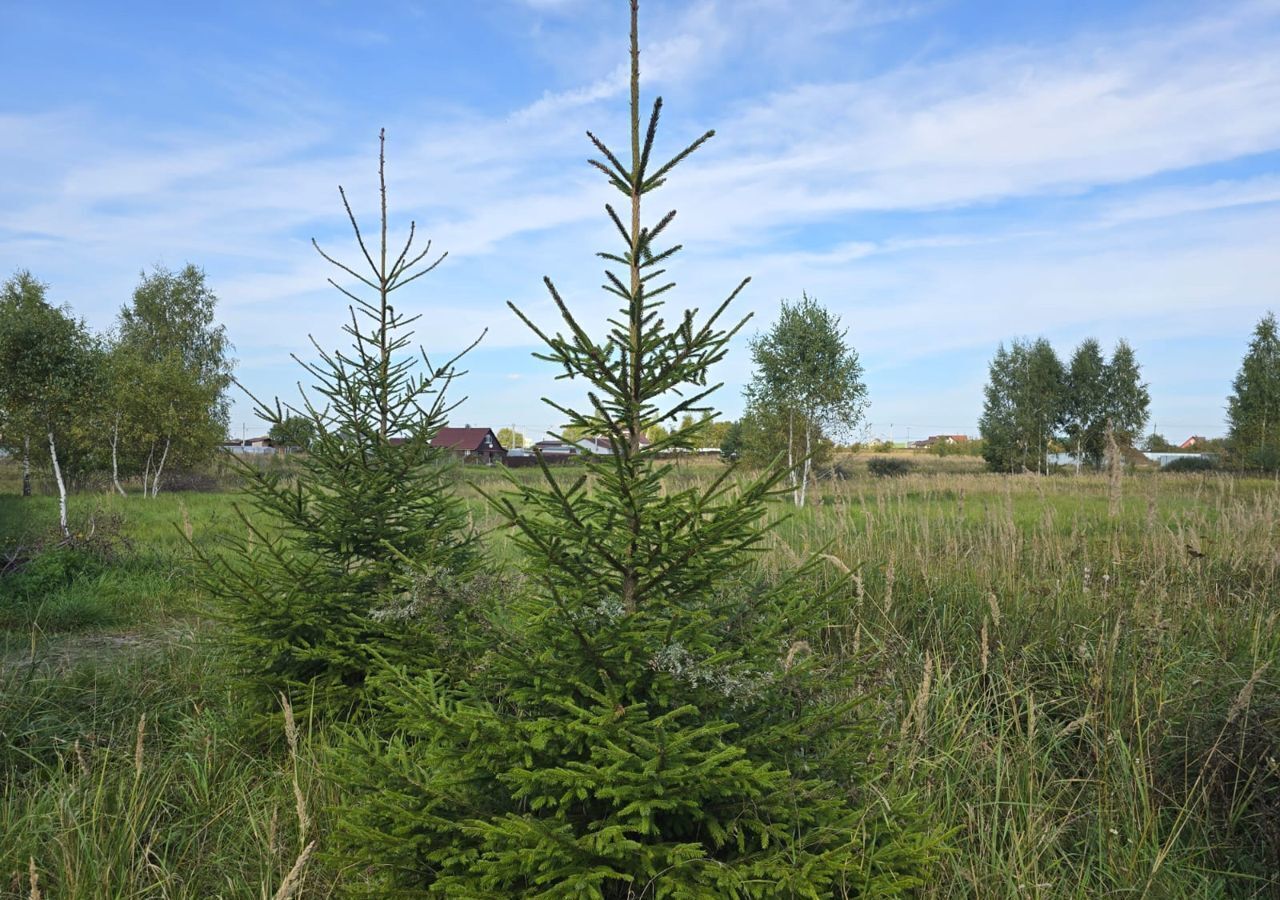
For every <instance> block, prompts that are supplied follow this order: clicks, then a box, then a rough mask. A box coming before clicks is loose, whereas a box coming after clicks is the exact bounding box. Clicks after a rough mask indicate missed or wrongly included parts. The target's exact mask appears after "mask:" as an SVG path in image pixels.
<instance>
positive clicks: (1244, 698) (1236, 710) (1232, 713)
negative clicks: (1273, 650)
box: [1227, 660, 1271, 725]
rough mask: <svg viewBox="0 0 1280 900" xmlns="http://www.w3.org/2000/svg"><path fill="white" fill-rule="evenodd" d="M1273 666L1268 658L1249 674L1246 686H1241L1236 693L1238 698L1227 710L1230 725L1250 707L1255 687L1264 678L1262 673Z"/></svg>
mask: <svg viewBox="0 0 1280 900" xmlns="http://www.w3.org/2000/svg"><path fill="white" fill-rule="evenodd" d="M1270 666H1271V660H1267V661H1266V662H1264V663H1263V664H1262V665H1260V666H1258V668H1256V669H1254V670H1253V674H1252V675H1250V676H1249V680H1248V681H1246V682H1245V683H1244V687H1242V688H1240V693H1238V694H1236V699H1235V700H1233V701H1232V703H1231V708H1230V709H1228V710H1227V724H1228V725H1230V724H1231V723H1233V722H1234V721H1235V720H1236V719H1238V718H1239V717H1240V714H1241V713H1242V712H1244V711H1245V710H1246V709H1248V708H1249V702H1250V701H1251V700H1252V699H1253V689H1254V688H1255V687H1257V686H1258V680H1259V679H1260V678H1262V673H1263V672H1265V671H1267V669H1268V668H1269V667H1270Z"/></svg>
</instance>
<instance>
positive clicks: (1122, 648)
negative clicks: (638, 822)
mask: <svg viewBox="0 0 1280 900" xmlns="http://www.w3.org/2000/svg"><path fill="white" fill-rule="evenodd" d="M868 457H869V454H865V453H864V454H860V455H858V456H855V457H852V458H851V459H850V460H848V461H847V465H846V466H844V467H842V468H843V469H844V470H845V471H847V472H848V473H850V477H848V478H844V479H840V480H828V481H823V482H820V483H819V484H818V486H817V487H816V488H815V489H814V491H813V492H812V494H811V499H812V505H811V506H809V507H808V508H805V509H802V510H795V509H793V508H791V507H790V506H787V505H785V504H784V503H781V502H779V503H777V504H775V505H774V506H773V507H772V509H771V515H772V516H774V517H776V518H778V519H780V520H781V521H779V522H778V524H777V526H776V527H775V528H774V530H773V531H772V532H771V533H770V534H769V536H768V538H767V539H766V542H765V546H764V549H763V552H762V553H761V554H760V556H759V558H758V560H757V562H756V564H757V565H759V566H762V567H765V568H766V569H769V568H774V569H782V568H787V567H791V566H794V565H796V564H798V563H799V562H800V561H801V560H802V559H804V558H806V557H807V556H808V555H809V554H812V553H815V552H816V553H821V554H824V555H825V558H824V560H823V562H824V564H825V569H824V572H825V575H824V577H825V578H828V579H830V580H831V583H832V584H833V585H838V589H839V591H840V592H841V593H840V596H841V597H842V602H841V605H840V606H841V609H842V610H843V615H842V616H840V617H838V618H835V619H833V620H832V621H830V622H829V623H828V626H827V628H826V632H827V637H826V639H827V640H829V641H830V642H831V643H832V645H833V646H835V647H838V648H839V651H840V654H841V658H842V659H843V660H845V661H846V662H847V664H848V665H850V666H856V667H858V671H859V672H860V673H861V676H860V677H861V679H862V683H863V685H864V688H865V691H866V693H867V696H868V698H869V700H868V703H867V705H866V707H865V709H866V712H867V715H869V716H871V717H873V719H874V721H875V722H876V724H877V726H878V728H879V729H880V731H881V733H882V735H883V737H884V739H885V742H886V744H887V746H888V748H889V749H888V753H887V757H886V759H885V761H884V765H883V771H882V772H881V774H880V777H879V780H878V781H877V783H876V784H874V785H873V786H872V787H873V789H874V790H875V791H879V792H883V793H884V794H885V795H886V796H887V795H890V794H893V795H901V794H913V795H915V797H916V798H917V802H918V805H919V806H920V808H921V810H922V815H924V816H926V817H927V818H928V819H929V820H930V821H932V822H934V823H936V824H937V825H938V826H939V828H940V829H942V830H944V831H946V832H947V834H948V835H949V837H948V839H947V842H946V843H947V845H948V848H949V849H948V850H947V852H946V853H945V854H943V855H942V857H941V858H940V860H939V862H938V865H937V868H936V870H935V872H934V877H933V879H932V882H931V884H930V885H929V886H928V887H927V888H926V889H924V890H923V891H922V892H921V895H922V896H925V897H931V898H943V897H946V898H950V897H1024V896H1025V897H1064V898H1065V897H1081V898H1083V897H1100V896H1134V897H1157V898H1162V897H1205V898H1208V897H1224V896H1226V897H1254V896H1259V897H1267V896H1280V671H1278V670H1280V664H1278V662H1280V579H1278V578H1277V569H1280V485H1277V483H1276V482H1275V481H1273V480H1264V479H1253V478H1247V477H1238V476H1232V475H1228V474H1218V473H1210V474H1188V475H1171V474H1164V473H1139V474H1130V475H1127V476H1125V477H1123V478H1121V479H1119V480H1115V479H1109V478H1107V477H1106V476H1103V475H1089V474H1086V475H1082V476H1074V475H1053V476H1030V475H1028V476H997V475H988V474H983V473H981V472H980V471H978V463H977V461H975V460H974V459H972V458H964V457H956V458H946V459H935V458H928V459H926V460H920V459H918V458H917V459H916V460H915V461H916V462H917V463H918V465H917V468H916V470H915V471H914V472H913V473H912V474H909V475H906V476H903V477H896V478H876V477H872V476H871V475H870V474H869V473H867V471H866V460H867V459H868ZM718 465H719V464H718V463H706V464H701V465H697V464H687V465H684V466H681V467H677V469H676V470H675V471H674V472H673V473H672V475H671V476H670V480H671V482H672V484H673V485H676V484H680V483H689V482H692V481H706V480H709V479H710V478H711V477H713V476H714V474H716V472H717V469H716V467H717V466H718ZM535 474H536V473H533V472H528V471H525V472H520V473H518V476H519V477H534V476H535ZM466 477H469V478H475V479H479V480H482V481H485V482H492V481H494V480H495V479H496V478H497V477H498V473H496V472H492V471H487V470H470V471H468V472H467V473H466ZM16 489H17V483H16V477H15V473H14V472H13V470H12V468H9V469H8V470H7V471H4V470H3V469H0V490H5V491H10V492H11V493H6V494H0V571H3V572H4V574H2V575H0V896H5V897H10V896H12V897H26V898H31V897H36V896H44V897H50V898H53V897H57V898H62V897H66V898H89V897H102V898H106V897H113V898H114V897H173V898H178V897H183V898H197V897H199V898H206V897H288V896H294V897H327V896H332V895H341V893H342V892H343V890H344V889H345V888H348V887H352V886H358V885H359V883H360V879H361V873H360V872H355V871H349V870H344V869H343V868H342V866H341V864H340V863H339V862H337V861H335V860H334V859H333V858H331V857H329V856H327V855H326V853H325V849H326V847H325V829H326V819H327V815H328V810H330V809H332V808H334V807H335V806H336V805H339V804H341V803H342V801H343V797H342V786H341V785H340V784H336V783H334V781H333V780H331V779H330V778H328V777H327V772H326V766H327V754H326V750H327V748H328V747H329V746H330V744H331V741H332V739H333V735H332V734H330V733H328V731H327V730H326V729H325V728H321V727H318V726H315V725H314V724H313V723H309V722H307V721H300V722H296V723H293V724H292V727H289V726H288V725H286V728H285V729H284V731H287V733H281V734H279V735H274V734H273V735H263V734H261V733H260V732H259V731H256V730H254V729H253V728H251V727H249V725H248V723H247V722H246V719H245V714H244V712H243V710H242V708H241V706H242V704H239V703H238V702H237V694H236V689H235V686H234V684H235V682H234V679H233V677H232V675H231V673H230V672H229V664H228V661H227V659H226V658H225V655H224V653H223V652H222V650H221V648H220V642H219V637H220V634H221V633H222V629H223V628H224V627H225V626H224V625H223V624H222V623H221V622H220V621H219V618H218V610H216V609H213V608H211V607H210V604H209V603H208V601H207V600H206V599H205V598H204V597H202V595H201V594H200V592H199V591H198V589H197V588H196V585H195V582H194V580H193V578H192V563H191V557H190V550H189V548H188V547H187V546H186V540H185V538H186V535H189V536H190V538H191V539H192V540H193V541H194V542H195V543H196V544H197V545H199V546H201V547H204V548H207V549H209V550H210V551H211V552H216V548H217V546H218V540H219V534H220V533H223V532H226V531H227V530H228V529H233V528H235V527H237V520H236V518H235V515H234V510H233V505H234V504H235V503H236V502H237V500H238V495H237V494H236V493H235V492H234V491H228V490H224V491H221V492H209V493H197V492H184V493H171V494H161V495H160V496H159V497H158V498H156V499H155V500H144V499H142V498H140V497H137V496H134V497H130V498H127V499H121V498H119V497H113V496H109V495H106V494H102V493H89V492H85V493H80V494H77V495H75V496H74V497H73V498H72V512H73V519H74V523H75V527H76V528H77V530H78V532H79V534H80V535H81V544H82V547H84V548H87V549H81V550H76V551H74V552H72V551H66V550H60V549H58V548H56V547H49V546H44V547H43V549H42V547H41V542H42V540H45V539H47V535H48V533H49V531H50V528H51V527H52V525H53V523H54V521H55V516H56V510H55V502H54V500H53V499H52V498H50V497H47V496H39V497H35V498H32V499H28V500H23V499H22V498H20V497H18V496H17V495H16ZM463 490H464V491H465V492H466V493H467V495H468V497H469V498H470V500H469V502H470V503H471V504H472V514H473V517H474V520H475V522H476V524H477V525H478V526H479V527H480V528H481V529H482V530H484V531H485V547H486V553H487V554H488V555H489V556H490V558H491V560H492V566H493V567H494V568H502V567H507V566H512V565H515V564H516V563H517V559H516V556H515V553H514V551H513V548H512V547H511V545H510V543H509V539H508V537H507V536H506V535H505V534H504V533H503V532H501V531H499V530H495V529H494V528H493V527H492V526H493V525H494V521H495V520H494V519H493V518H492V517H491V516H490V514H489V513H488V512H487V510H486V508H485V507H484V505H483V504H482V503H481V501H480V499H479V497H478V495H476V494H475V493H474V491H473V490H472V489H470V488H468V487H465V486H464V488H463ZM184 532H185V533H186V534H185V535H184ZM46 543H47V541H46ZM313 841H314V850H312V849H311V847H312V842H313Z"/></svg>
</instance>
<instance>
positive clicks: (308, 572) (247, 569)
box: [197, 134, 475, 713]
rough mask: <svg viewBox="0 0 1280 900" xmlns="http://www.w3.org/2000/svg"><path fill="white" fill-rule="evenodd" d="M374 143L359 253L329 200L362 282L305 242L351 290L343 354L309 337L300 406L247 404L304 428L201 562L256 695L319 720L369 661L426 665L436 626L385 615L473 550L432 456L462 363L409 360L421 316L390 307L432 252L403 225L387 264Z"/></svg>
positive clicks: (354, 688)
mask: <svg viewBox="0 0 1280 900" xmlns="http://www.w3.org/2000/svg"><path fill="white" fill-rule="evenodd" d="M379 141H380V147H379V155H378V180H379V188H380V197H381V222H380V225H381V228H380V236H379V239H378V243H377V244H376V245H374V247H373V250H372V252H370V248H369V246H368V244H367V242H366V240H365V238H364V236H363V235H362V233H361V231H360V226H359V225H358V223H357V221H356V217H355V215H354V213H353V212H352V210H351V205H350V204H349V203H348V202H347V196H346V193H345V192H344V191H343V189H342V188H341V187H340V188H339V189H338V191H339V194H340V196H341V197H342V203H343V207H344V208H345V209H346V212H347V217H348V219H349V220H350V221H351V227H352V229H353V230H354V232H355V237H356V243H357V244H358V246H359V248H360V252H361V255H362V257H363V263H364V266H363V271H361V270H360V268H353V267H350V266H348V265H346V264H344V263H342V262H339V261H338V260H336V259H334V258H333V257H331V256H330V255H329V254H327V253H326V252H325V251H324V250H321V249H320V245H319V244H315V247H316V250H317V251H318V252H319V253H320V255H321V256H323V257H324V258H325V260H327V261H328V262H330V263H332V264H333V265H334V266H336V267H337V268H338V269H340V270H342V272H344V273H345V274H346V275H347V276H349V278H351V279H353V280H354V282H355V283H356V285H355V287H353V288H352V289H348V288H346V287H343V286H341V285H340V284H339V283H338V282H337V281H335V280H334V279H329V281H330V284H332V285H333V286H334V287H335V288H337V289H338V290H339V291H341V292H342V293H343V294H344V295H345V296H346V297H347V298H348V299H349V300H350V301H351V305H350V306H349V312H350V322H349V323H348V324H346V325H345V326H344V331H345V332H346V334H347V335H349V336H350V338H351V346H350V348H349V349H348V350H345V351H335V352H328V351H325V350H323V349H322V348H321V347H320V346H319V344H315V342H314V340H313V344H315V347H316V351H317V353H318V355H319V361H318V362H315V363H309V362H303V361H302V360H300V359H299V360H298V362H299V364H300V365H302V367H303V368H304V369H305V370H306V372H307V374H308V375H310V376H311V377H312V378H313V379H314V382H315V384H314V388H313V391H314V393H313V394H312V395H308V394H307V393H306V392H303V393H302V397H301V400H300V405H299V407H297V408H295V407H289V406H283V405H281V404H280V402H279V401H278V400H277V401H276V402H275V403H274V404H271V405H267V404H264V403H261V402H258V415H259V417H260V418H261V419H263V420H264V421H265V422H267V423H268V424H269V425H270V426H271V427H272V428H277V427H279V426H281V425H282V424H283V423H284V422H285V420H286V419H287V418H289V417H290V416H293V417H298V416H303V417H305V418H306V419H307V420H309V422H310V423H311V426H312V427H311V431H312V438H311V441H310V443H309V445H308V448H307V452H306V453H305V454H300V455H299V456H297V457H295V465H294V466H293V467H292V470H291V471H289V472H287V473H282V472H281V470H280V469H279V468H277V467H270V466H260V465H255V464H254V463H253V462H252V461H250V460H248V459H240V460H239V463H240V466H239V467H240V470H241V472H242V473H243V475H244V479H245V485H246V490H247V491H248V493H249V495H250V497H251V498H252V503H251V506H252V511H251V512H245V511H242V510H239V509H237V513H238V515H239V516H240V519H241V522H242V532H241V534H240V535H239V536H238V537H235V538H232V539H230V541H229V546H228V547H226V548H224V552H223V553H220V554H210V555H204V554H201V555H202V558H203V559H204V561H205V563H206V576H207V579H206V580H207V582H208V583H209V585H210V586H211V588H212V590H213V592H214V593H215V594H216V595H217V596H219V597H220V598H222V599H223V600H224V601H225V607H226V609H227V611H228V615H229V617H230V618H231V620H232V622H233V624H234V626H235V627H234V630H233V635H232V641H233V643H234V644H235V646H236V647H237V649H238V650H239V651H240V653H241V657H242V659H243V660H244V664H245V670H246V674H247V675H248V676H249V680H250V683H251V684H252V685H253V686H255V687H256V688H257V689H258V690H257V693H258V695H259V698H260V699H262V700H264V701H266V702H267V703H272V702H275V699H276V696H277V695H278V693H279V692H281V691H288V692H290V693H292V694H293V695H294V697H295V701H294V702H295V706H297V705H307V704H312V705H313V706H314V708H315V709H316V710H317V711H319V712H322V713H323V712H328V713H341V712H344V711H346V710H348V709H349V708H350V707H351V705H352V704H353V703H355V702H357V701H358V700H359V698H360V696H361V693H362V691H363V688H364V684H365V679H366V676H367V674H368V673H369V671H370V670H371V668H372V666H373V665H374V660H375V658H381V659H385V660H390V661H393V662H394V661H402V660H414V661H415V662H418V663H422V664H430V663H432V662H433V661H434V654H435V653H436V652H437V651H438V650H439V649H440V648H439V647H436V646H433V644H434V643H435V641H434V637H433V635H436V636H438V634H439V629H438V628H437V629H435V630H434V632H433V631H432V630H429V629H425V628H419V627H417V626H414V625H411V624H407V622H406V620H405V619H404V617H403V616H399V615H396V609H397V607H402V606H403V604H404V602H405V599H406V596H409V599H410V600H427V601H429V600H430V599H431V598H427V597H413V596H410V595H413V594H415V593H423V592H425V593H432V592H433V590H435V589H436V588H438V587H439V586H440V585H442V584H448V583H450V582H451V581H452V580H453V579H455V578H457V577H459V576H460V575H462V574H465V572H466V570H467V569H468V568H469V566H470V565H471V563H472V561H473V558H474V549H475V548H474V541H473V534H472V531H471V529H470V527H469V526H468V523H467V515H466V511H465V509H464V507H463V506H462V503H461V501H460V500H459V498H457V496H456V495H455V494H454V492H453V486H452V474H453V473H452V471H451V467H450V466H449V465H448V463H447V460H448V454H447V451H443V450H440V449H438V448H434V447H432V446H431V438H432V437H433V436H434V435H435V433H436V432H437V431H438V430H439V429H440V428H441V427H442V426H443V424H444V422H445V417H446V415H447V414H448V412H449V409H450V406H449V404H448V401H447V400H446V389H447V388H448V387H449V385H450V384H451V383H452V381H453V380H454V378H456V377H457V376H458V374H459V372H458V371H457V369H456V364H457V362H458V359H459V357H460V356H461V354H460V355H459V357H454V358H453V359H451V360H449V361H447V362H445V363H444V364H443V365H439V366H437V365H434V364H433V363H432V362H431V361H430V359H429V358H428V357H427V355H426V353H425V351H423V352H422V353H421V360H418V359H417V358H415V356H414V354H413V348H412V346H411V340H412V336H413V332H412V331H411V330H410V326H411V325H412V324H413V323H414V322H415V321H416V320H417V319H418V318H419V316H418V315H410V314H408V313H406V312H405V311H404V310H403V309H402V308H398V307H395V306H393V305H392V303H391V294H392V293H393V292H395V291H398V290H400V289H401V288H403V287H405V286H406V285H408V284H411V283H412V282H413V281H415V280H416V279H418V278H420V277H422V276H423V275H425V274H427V273H428V272H430V271H431V270H432V269H434V268H435V267H436V266H437V265H438V264H439V263H440V262H441V260H443V258H444V254H441V255H440V256H439V257H437V258H435V259H434V260H431V261H429V262H426V263H425V264H423V263H424V260H427V256H428V254H429V252H430V249H431V243H430V242H429V241H428V242H427V245H426V247H425V248H423V249H422V250H420V251H415V250H414V247H413V243H414V238H415V226H414V224H413V223H410V225H409V234H408V238H407V240H406V241H405V244H404V247H403V248H402V249H401V250H400V252H399V253H398V254H395V255H394V256H391V255H389V254H390V253H394V252H395V251H394V249H393V248H391V249H389V247H388V244H387V186H386V174H385V170H386V167H385V134H383V135H381V136H380V138H379ZM313 243H315V242H314V241H313ZM357 265H358V266H359V264H357ZM357 292H360V293H357ZM365 292H367V293H365ZM362 293H364V294H365V295H364V296H362ZM473 346H474V345H473ZM468 349H469V348H468ZM463 352H464V353H465V352H466V351H463ZM295 358H296V357H295ZM419 362H420V363H421V366H420V367H419ZM255 402H257V401H256V398H255ZM197 552H199V550H198V548H197Z"/></svg>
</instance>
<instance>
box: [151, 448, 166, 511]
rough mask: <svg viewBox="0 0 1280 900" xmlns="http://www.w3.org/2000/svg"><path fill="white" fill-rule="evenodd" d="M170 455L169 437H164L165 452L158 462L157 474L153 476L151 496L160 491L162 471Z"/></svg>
mask: <svg viewBox="0 0 1280 900" xmlns="http://www.w3.org/2000/svg"><path fill="white" fill-rule="evenodd" d="M168 456H169V438H165V439H164V452H163V453H161V454H160V462H159V463H157V464H156V474H154V475H152V476H151V496H152V497H155V496H156V495H157V494H159V493H160V473H161V472H163V471H164V461H165V459H166V458H168Z"/></svg>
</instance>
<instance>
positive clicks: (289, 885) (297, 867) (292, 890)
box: [271, 841, 316, 900]
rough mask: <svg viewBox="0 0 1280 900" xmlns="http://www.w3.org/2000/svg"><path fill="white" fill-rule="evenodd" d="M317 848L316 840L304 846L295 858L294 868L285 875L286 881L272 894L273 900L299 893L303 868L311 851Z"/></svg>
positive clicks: (281, 899)
mask: <svg viewBox="0 0 1280 900" xmlns="http://www.w3.org/2000/svg"><path fill="white" fill-rule="evenodd" d="M315 848H316V842H315V841H312V842H311V843H309V844H307V846H305V847H303V848H302V852H301V853H299V854H298V858H297V859H296V860H294V863H293V868H292V869H290V870H289V874H288V875H286V876H285V877H284V881H282V882H280V887H279V888H278V889H277V890H276V892H275V893H274V894H272V895H271V900H289V898H290V897H292V896H294V895H295V894H297V893H298V890H299V889H300V888H301V887H302V873H303V870H305V869H306V867H307V860H309V859H310V858H311V851H313V850H315Z"/></svg>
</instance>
